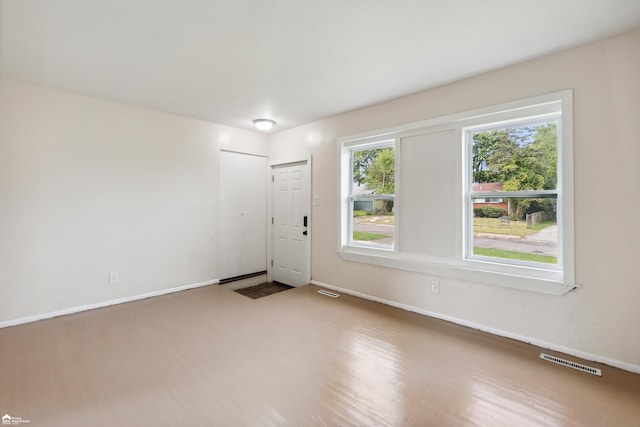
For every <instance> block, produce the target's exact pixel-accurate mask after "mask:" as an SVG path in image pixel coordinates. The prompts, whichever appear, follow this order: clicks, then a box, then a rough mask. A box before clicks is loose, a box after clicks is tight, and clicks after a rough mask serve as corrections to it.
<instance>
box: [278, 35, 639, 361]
mask: <svg viewBox="0 0 640 427" xmlns="http://www.w3.org/2000/svg"><path fill="white" fill-rule="evenodd" d="M638 52H640V31H635V32H632V33H628V34H625V35H622V36H619V37H616V38H612V39H608V40H605V41H602V42H598V43H594V44H590V45H587V46H584V47H580V48H576V49H572V50H569V51H565V52H560V53H557V54H554V55H549V56H546V57H543V58H539V59H536V60H533V61H530V62H527V63H523V64H520V65H516V66H511V67H508V68H506V69H502V70H498V71H495V72H490V73H487V74H483V75H480V76H477V77H474V78H470V79H467V80H464V81H460V82H457V83H453V84H450V85H447V86H443V87H439V88H435V89H432V90H428V91H425V92H421V93H418V94H415V95H411V96H407V97H404V98H400V99H397V100H393V101H390V102H386V103H382V104H378V105H375V106H372V107H369V108H365V109H362V110H358V111H353V112H349V113H345V114H342V115H338V116H335V117H331V118H328V119H326V120H322V121H319V122H315V123H311V124H308V125H305V126H302V127H299V128H296V129H292V130H289V131H286V132H281V133H277V134H274V135H272V136H271V138H270V157H271V159H272V160H277V159H280V158H287V157H293V156H300V155H306V154H307V153H309V152H310V153H312V155H313V184H312V187H313V190H312V193H313V196H314V197H317V196H319V197H320V198H321V204H320V206H314V207H313V224H312V278H313V280H315V281H319V282H324V283H327V284H330V285H333V286H337V287H341V288H345V289H348V290H350V291H354V292H359V293H363V294H366V295H370V296H373V297H377V298H382V299H386V300H389V301H392V302H394V303H398V304H405V305H408V306H412V307H415V308H417V309H418V310H422V311H430V312H434V313H437V314H438V315H441V316H444V317H446V316H450V317H453V318H456V319H458V320H460V321H462V322H464V323H469V324H474V325H478V326H481V327H483V328H485V329H489V330H495V331H501V332H503V333H505V334H506V335H512V336H517V337H519V338H521V339H526V340H533V341H535V342H538V343H548V344H550V345H553V346H554V347H556V348H567V349H569V350H572V352H573V353H575V354H581V353H584V354H585V355H586V356H589V355H595V356H597V357H598V359H600V360H606V359H611V360H612V361H614V362H616V364H617V365H619V366H625V364H627V365H626V367H627V368H630V369H632V370H640V340H638V339H637V333H636V332H637V329H638V326H639V325H640V308H639V307H640V306H639V304H640V273H639V270H638V262H639V259H640V221H638V220H637V218H636V217H637V215H638V212H640V197H639V195H638V185H639V184H640V167H638V164H637V162H638V159H640V141H639V135H640V132H638V119H639V118H640V54H638ZM564 89H573V90H574V156H575V212H576V214H575V224H574V226H575V233H576V238H575V252H576V278H577V282H578V283H579V284H580V285H582V287H581V288H579V289H577V290H575V291H573V292H571V293H569V294H567V295H564V296H560V297H558V296H548V295H542V294H536V293H530V292H525V291H519V290H514V289H507V288H502V287H497V286H487V285H481V284H477V283H471V282H462V281H457V280H452V279H448V278H446V277H441V278H440V281H441V293H440V294H434V293H431V291H430V280H431V277H430V276H427V275H423V274H416V273H410V272H405V271H400V270H392V269H386V268H380V267H375V266H371V265H365V264H358V263H350V262H346V261H343V260H342V259H341V258H340V257H339V255H338V254H337V253H336V249H337V248H338V240H337V237H338V231H337V230H338V193H337V191H338V179H339V168H338V145H337V141H336V139H337V138H338V137H341V136H347V135H352V134H357V133H360V132H365V131H371V130H375V129H380V128H384V127H390V126H395V125H399V124H403V123H408V122H413V121H419V120H423V119H429V118H433V117H438V116H442V115H446V114H452V113H458V112H463V111H465V110H470V109H475V108H480V107H484V106H489V105H494V104H500V103H504V102H508V101H513V100H518V99H522V98H527V97H532V96H536V95H541V94H546V93H550V92H555V91H560V90H564Z"/></svg>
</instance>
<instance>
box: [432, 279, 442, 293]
mask: <svg viewBox="0 0 640 427" xmlns="http://www.w3.org/2000/svg"><path fill="white" fill-rule="evenodd" d="M431 292H433V293H435V294H439V293H440V282H438V281H436V280H434V281H433V282H431Z"/></svg>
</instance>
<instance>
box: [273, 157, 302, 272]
mask: <svg viewBox="0 0 640 427" xmlns="http://www.w3.org/2000/svg"><path fill="white" fill-rule="evenodd" d="M295 163H306V165H307V175H306V183H305V184H306V186H307V190H308V191H307V201H306V203H307V206H308V212H309V213H308V215H307V217H308V224H309V227H308V228H307V231H308V234H307V241H308V245H309V256H308V257H307V265H308V268H307V275H308V277H307V279H308V280H307V281H308V282H309V283H310V282H311V246H312V245H311V239H312V237H313V236H312V234H313V233H312V232H311V228H312V227H311V225H312V224H313V218H312V213H311V200H312V196H311V189H312V185H311V184H312V180H311V173H312V156H311V154H309V155H308V156H306V157H293V158H287V159H283V160H276V161H273V162H269V163H268V164H269V167H268V168H267V174H268V176H267V182H268V183H269V194H268V200H267V204H268V206H267V215H268V218H267V223H268V230H269V231H268V236H267V241H268V242H269V243H268V245H267V281H268V282H271V281H273V266H272V265H271V260H273V224H272V223H271V218H273V215H274V212H273V198H274V191H273V190H274V186H273V183H272V182H271V177H272V176H273V172H274V171H273V170H274V168H276V167H278V166H287V165H292V164H295Z"/></svg>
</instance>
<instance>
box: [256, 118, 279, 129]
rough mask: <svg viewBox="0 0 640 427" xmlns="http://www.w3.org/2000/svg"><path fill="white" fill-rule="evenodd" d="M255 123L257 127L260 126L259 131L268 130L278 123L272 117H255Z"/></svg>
mask: <svg viewBox="0 0 640 427" xmlns="http://www.w3.org/2000/svg"><path fill="white" fill-rule="evenodd" d="M253 124H254V125H255V127H256V128H258V130H259V131H262V132H266V131H268V130H269V129H271V128H272V127H273V126H274V125H275V124H276V122H274V121H273V120H271V119H255V120H254V121H253Z"/></svg>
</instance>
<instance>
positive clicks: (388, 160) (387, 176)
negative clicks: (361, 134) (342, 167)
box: [351, 147, 395, 197]
mask: <svg viewBox="0 0 640 427" xmlns="http://www.w3.org/2000/svg"><path fill="white" fill-rule="evenodd" d="M351 158H352V167H353V182H352V186H351V195H352V196H356V197H357V196H366V195H372V194H377V195H381V194H394V193H395V153H394V149H393V147H384V148H374V149H371V150H358V151H353V153H352V157H351Z"/></svg>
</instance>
